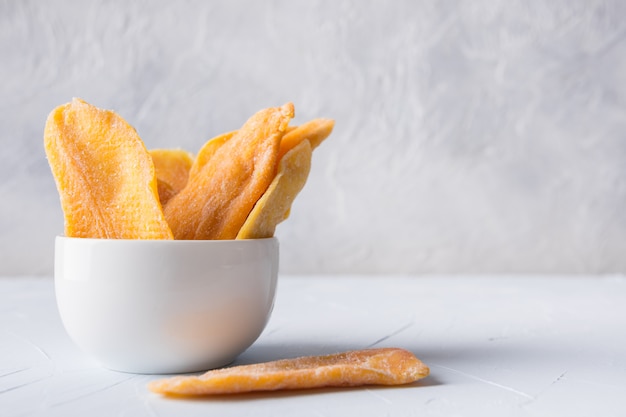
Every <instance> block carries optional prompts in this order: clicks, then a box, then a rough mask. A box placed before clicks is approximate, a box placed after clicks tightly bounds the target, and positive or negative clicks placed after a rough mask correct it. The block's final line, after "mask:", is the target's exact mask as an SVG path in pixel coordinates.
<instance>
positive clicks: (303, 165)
mask: <svg viewBox="0 0 626 417" xmlns="http://www.w3.org/2000/svg"><path fill="white" fill-rule="evenodd" d="M312 152H313V150H312V149H311V145H310V143H309V141H308V140H306V139H305V140H304V141H302V142H300V143H299V144H298V145H296V147H295V148H293V149H291V150H290V151H289V152H287V153H286V154H285V155H284V156H283V157H282V158H281V160H280V162H279V164H278V172H277V173H276V177H274V180H273V181H272V183H271V184H270V186H269V187H268V189H267V190H266V191H265V193H264V194H263V196H262V197H261V198H260V199H259V201H257V203H256V205H255V206H254V208H253V209H252V211H251V212H250V214H249V215H248V218H247V219H246V222H245V223H244V224H243V226H242V227H241V229H240V230H239V233H238V234H237V239H262V238H267V237H272V236H274V231H275V230H276V225H278V224H279V223H280V222H282V221H283V220H285V219H286V218H287V217H288V215H289V210H290V208H291V204H292V203H293V201H294V200H295V198H296V196H297V195H298V193H299V192H300V191H301V190H302V188H303V187H304V184H305V183H306V180H307V177H308V176H309V171H310V170H311V156H312Z"/></svg>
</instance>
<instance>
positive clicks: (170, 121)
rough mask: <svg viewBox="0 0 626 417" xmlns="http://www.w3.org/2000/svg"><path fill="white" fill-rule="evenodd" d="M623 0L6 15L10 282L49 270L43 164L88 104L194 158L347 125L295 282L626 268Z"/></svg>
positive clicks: (2, 93)
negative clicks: (273, 113) (270, 136)
mask: <svg viewBox="0 0 626 417" xmlns="http://www.w3.org/2000/svg"><path fill="white" fill-rule="evenodd" d="M625 16H626V2H624V1H603V0H600V1H591V0H583V1H576V0H572V1H570V0H568V1H537V2H535V1H491V0H477V1H467V2H462V1H408V0H407V1H382V0H381V1H307V2H304V1H296V2H294V1H273V2H253V1H228V2H226V1H224V2H207V1H196V2H189V1H187V2H182V1H181V2H171V1H164V0H157V1H150V2H147V1H133V2H127V1H125V0H123V1H69V0H66V1H39V2H35V1H10V0H4V1H0V60H1V61H0V62H1V64H0V80H2V82H1V83H0V97H1V100H0V106H1V107H0V145H1V148H0V196H2V199H1V200H0V201H1V202H0V245H1V250H0V257H1V262H0V274H21V273H23V274H40V273H50V272H51V270H52V253H53V238H54V236H55V235H56V234H59V233H61V232H62V214H61V211H60V207H59V201H58V196H57V193H56V189H55V186H54V183H53V180H52V177H51V174H50V170H49V168H48V166H47V162H46V159H45V155H44V152H43V147H42V131H43V125H44V122H45V118H46V116H47V114H48V113H49V112H50V110H51V109H52V108H54V107H55V106H57V105H59V104H62V103H65V102H67V101H69V100H70V99H71V98H72V97H74V96H77V97H82V98H83V99H85V100H87V101H89V102H91V103H93V104H95V105H97V106H100V107H106V108H111V109H114V110H116V111H118V112H119V113H120V114H121V115H122V116H123V117H125V118H126V119H127V120H128V121H129V122H130V123H131V124H133V125H134V126H135V127H136V128H137V129H138V131H139V133H140V135H141V136H142V138H143V139H144V141H145V142H146V144H147V146H148V147H177V146H182V147H184V148H187V149H188V150H191V151H196V150H197V149H198V148H199V147H200V146H201V144H202V143H203V142H204V140H206V139H208V138H209V137H211V136H213V135H215V134H217V133H221V132H223V131H227V130H231V129H234V128H237V127H238V126H239V125H240V124H241V123H242V122H243V121H244V120H245V119H246V118H247V117H248V116H249V115H251V114H252V113H254V112H255V111H256V110H258V109H260V108H262V107H267V106H274V105H279V104H282V103H283V102H286V101H293V102H294V103H295V104H296V111H297V118H296V122H302V121H305V120H307V119H309V118H312V117H317V116H325V117H332V118H335V119H336V121H337V125H336V130H335V133H334V135H333V136H332V137H331V138H330V139H329V140H328V142H326V143H325V144H324V145H323V146H322V147H321V148H319V149H318V150H317V152H316V154H315V157H314V160H313V171H312V173H311V177H310V178H309V181H308V184H307V187H306V188H305V190H304V191H303V193H302V194H301V195H300V196H299V198H298V200H297V202H296V204H295V206H294V207H293V210H292V217H291V218H290V219H289V220H288V221H287V222H286V223H284V224H283V225H281V226H280V227H279V230H278V236H279V238H280V239H281V243H282V266H281V268H282V271H283V272H289V273H334V272H341V273H369V272H371V273H377V272H394V273H409V272H415V273H423V272H428V273H430V272H434V273H439V272H446V273H454V272H469V273H480V272H505V273H509V272H511V273H514V272H553V273H566V272H626V233H625V232H626V40H625V36H626V19H625V18H624V17H625Z"/></svg>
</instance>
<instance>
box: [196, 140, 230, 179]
mask: <svg viewBox="0 0 626 417" xmlns="http://www.w3.org/2000/svg"><path fill="white" fill-rule="evenodd" d="M235 133H237V131H236V130H233V131H232V132H227V133H222V134H221V135H219V136H216V137H214V138H212V139H209V140H208V141H207V142H206V143H205V144H204V146H202V148H200V151H199V152H198V155H197V156H196V159H195V160H194V161H193V164H192V165H191V169H190V170H189V176H190V177H195V176H196V175H197V174H198V173H199V172H200V171H201V170H202V167H204V166H205V165H206V163H207V162H208V161H209V160H210V159H211V158H212V157H213V155H214V154H215V152H216V151H217V150H218V149H219V148H220V147H221V146H222V145H223V144H225V143H226V142H227V141H229V140H230V138H232V137H233V136H234V135H235Z"/></svg>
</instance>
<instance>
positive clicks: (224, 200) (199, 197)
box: [164, 103, 294, 239]
mask: <svg viewBox="0 0 626 417" xmlns="http://www.w3.org/2000/svg"><path fill="white" fill-rule="evenodd" d="M293 116H294V108H293V104H292V103H287V104H285V105H283V106H282V107H274V108H269V109H265V110H261V111H259V112H257V113H256V114H255V115H253V116H252V117H251V118H250V119H248V121H246V123H245V124H244V125H243V126H242V128H241V129H239V130H238V131H237V132H236V133H235V134H234V135H233V136H232V137H231V138H230V139H229V140H227V141H226V142H225V143H224V144H222V145H221V146H219V148H218V149H217V150H216V151H215V153H213V154H212V156H211V157H210V159H209V160H208V161H207V162H206V163H205V164H204V166H202V168H201V169H200V171H199V172H198V173H197V174H196V175H193V176H190V178H189V180H188V182H187V185H186V186H185V188H183V189H182V190H181V191H180V192H179V193H178V194H177V195H176V196H174V197H173V198H172V199H171V200H170V201H169V202H168V203H167V205H166V206H165V210H164V212H165V218H166V219H167V222H168V223H169V225H170V227H171V229H172V232H173V234H174V237H175V238H176V239H234V238H235V237H236V236H237V233H238V232H239V229H240V228H241V226H242V225H243V223H244V222H245V220H246V218H247V216H248V214H249V213H250V210H252V207H253V206H254V204H255V203H256V202H257V200H258V199H259V198H260V197H261V196H262V195H263V193H264V192H265V190H266V189H267V187H268V186H269V185H270V183H271V182H272V180H273V179H274V175H275V171H276V164H277V161H278V150H279V145H280V141H281V139H282V137H283V135H284V133H285V131H286V129H287V126H288V124H289V121H290V120H291V119H292V118H293Z"/></svg>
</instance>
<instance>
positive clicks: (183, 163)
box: [150, 149, 194, 205]
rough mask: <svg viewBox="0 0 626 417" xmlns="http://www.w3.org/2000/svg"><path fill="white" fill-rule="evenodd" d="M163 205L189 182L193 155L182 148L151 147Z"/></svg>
mask: <svg viewBox="0 0 626 417" xmlns="http://www.w3.org/2000/svg"><path fill="white" fill-rule="evenodd" d="M150 156H151V157H152V162H153V163H154V169H155V170H156V177H157V189H158V191H159V200H160V201H161V205H165V204H166V203H167V202H168V201H169V200H170V199H171V198H172V197H174V196H175V195H176V194H178V193H179V192H180V190H182V189H183V188H184V187H185V185H186V184H187V179H188V178H189V170H190V169H191V165H192V164H193V161H194V159H193V155H191V154H190V153H189V152H187V151H184V150H182V149H151V150H150Z"/></svg>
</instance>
